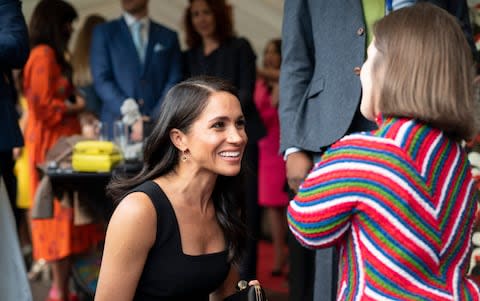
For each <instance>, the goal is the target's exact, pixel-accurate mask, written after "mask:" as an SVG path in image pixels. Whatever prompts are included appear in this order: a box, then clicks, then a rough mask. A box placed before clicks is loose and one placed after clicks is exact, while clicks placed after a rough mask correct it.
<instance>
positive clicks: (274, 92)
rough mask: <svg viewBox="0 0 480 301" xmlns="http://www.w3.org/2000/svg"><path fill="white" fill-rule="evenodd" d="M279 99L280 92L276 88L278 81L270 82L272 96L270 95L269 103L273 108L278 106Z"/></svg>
mask: <svg viewBox="0 0 480 301" xmlns="http://www.w3.org/2000/svg"><path fill="white" fill-rule="evenodd" d="M279 99H280V94H279V90H278V83H273V84H272V96H271V105H272V107H274V108H277V107H278V101H279Z"/></svg>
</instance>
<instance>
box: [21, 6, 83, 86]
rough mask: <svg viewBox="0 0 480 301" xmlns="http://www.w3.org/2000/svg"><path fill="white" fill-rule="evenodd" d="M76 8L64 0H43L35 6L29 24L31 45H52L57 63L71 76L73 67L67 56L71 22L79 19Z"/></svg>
mask: <svg viewBox="0 0 480 301" xmlns="http://www.w3.org/2000/svg"><path fill="white" fill-rule="evenodd" d="M77 17H78V14H77V11H76V10H75V8H74V7H73V6H72V5H71V4H69V3H67V2H65V1H63V0H41V1H40V2H39V3H38V4H37V6H36V7H35V9H34V11H33V14H32V17H31V19H30V24H29V36H30V47H31V48H33V47H35V46H37V45H40V44H46V45H48V46H50V47H51V48H52V49H53V50H54V52H55V57H56V59H57V63H58V64H59V65H60V66H61V69H62V71H63V73H64V74H65V75H67V76H68V77H69V78H71V74H72V67H71V65H70V64H69V63H68V61H67V60H66V58H65V54H66V53H67V50H68V41H69V40H70V31H69V30H67V27H68V25H69V24H71V23H72V22H73V21H74V20H75V19H77Z"/></svg>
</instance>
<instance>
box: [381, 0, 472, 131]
mask: <svg viewBox="0 0 480 301" xmlns="http://www.w3.org/2000/svg"><path fill="white" fill-rule="evenodd" d="M373 32H374V37H375V38H374V45H375V47H376V48H377V50H378V55H377V59H376V60H375V61H374V70H375V71H378V68H379V67H380V66H381V67H382V68H383V69H382V71H383V72H382V79H381V80H380V83H381V85H380V93H379V95H380V97H379V100H378V101H379V103H378V108H379V111H380V112H381V113H382V114H383V116H397V117H410V118H414V119H418V120H420V121H422V122H425V123H428V124H430V125H432V126H434V127H436V128H438V129H440V130H442V131H444V132H445V133H446V134H448V135H450V136H452V137H453V138H455V139H469V138H471V137H472V136H473V135H474V134H475V133H476V130H477V127H476V122H475V104H474V96H473V74H474V63H473V59H472V55H471V51H470V48H469V46H468V43H467V41H466V39H465V37H464V35H463V32H462V30H461V28H460V26H459V24H458V23H457V21H456V19H455V18H454V17H453V16H451V15H450V14H449V13H448V12H446V11H445V10H443V9H441V8H439V7H436V6H434V5H431V4H428V3H421V4H417V5H414V6H412V7H408V8H404V9H400V10H398V11H395V12H393V13H391V14H390V15H388V16H386V17H384V18H383V19H381V20H379V21H378V22H377V23H376V24H375V26H374V30H373ZM375 73H376V74H377V75H378V72H375Z"/></svg>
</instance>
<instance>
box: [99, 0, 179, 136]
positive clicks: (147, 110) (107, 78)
mask: <svg viewBox="0 0 480 301" xmlns="http://www.w3.org/2000/svg"><path fill="white" fill-rule="evenodd" d="M121 3H122V8H123V15H122V17H120V18H119V19H116V20H113V21H110V22H107V23H105V24H101V25H99V26H97V27H96V28H95V30H94V33H93V38H92V46H91V50H90V65H91V69H92V75H93V80H94V85H95V89H96V91H97V93H98V95H99V96H100V98H101V100H102V103H103V107H102V113H101V120H102V122H103V123H104V124H105V125H106V126H108V134H109V136H110V137H111V136H112V124H113V122H114V121H115V120H118V119H120V118H121V116H122V115H121V111H120V108H121V106H122V104H123V103H124V102H125V100H127V99H133V100H134V101H136V102H137V104H138V106H139V109H140V113H141V114H142V116H143V120H148V119H152V118H153V119H155V117H156V116H157V115H158V114H159V110H160V105H161V102H162V99H163V97H164V95H165V94H166V92H167V91H168V89H170V88H171V87H172V86H173V85H174V84H176V83H177V82H179V81H180V80H181V76H182V66H181V52H180V45H179V43H178V37H177V34H176V33H175V32H174V31H172V30H170V29H168V28H166V27H164V26H162V25H160V24H158V23H155V22H153V21H152V20H151V19H149V18H148V0H121Z"/></svg>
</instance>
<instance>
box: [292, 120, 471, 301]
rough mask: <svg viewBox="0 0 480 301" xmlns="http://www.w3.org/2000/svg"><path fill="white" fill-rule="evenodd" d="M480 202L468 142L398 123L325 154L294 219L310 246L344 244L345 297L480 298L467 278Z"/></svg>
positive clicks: (438, 300)
mask: <svg viewBox="0 0 480 301" xmlns="http://www.w3.org/2000/svg"><path fill="white" fill-rule="evenodd" d="M476 200H477V192H476V190H475V189H474V183H473V181H472V177H471V173H470V166H469V164H468V161H467V156H466V154H465V152H464V151H463V149H462V148H461V146H459V144H458V143H456V142H455V141H453V140H451V139H449V138H448V137H446V136H445V135H444V134H442V132H441V131H439V130H436V129H433V128H431V127H428V126H426V125H424V124H421V123H418V122H416V121H414V120H409V119H397V118H390V119H386V120H384V121H383V122H382V123H381V124H380V126H379V129H378V130H376V131H373V132H369V133H360V134H354V135H349V136H346V137H345V138H343V139H342V140H340V141H339V142H338V143H336V144H335V145H333V146H332V147H331V148H330V149H329V150H328V151H327V152H326V153H325V154H324V156H323V157H322V160H321V162H319V163H318V164H317V165H316V166H315V167H314V169H313V170H312V172H311V173H310V174H309V175H308V177H307V179H306V180H305V182H304V183H303V184H302V186H301V187H300V191H299V193H298V195H297V196H296V197H295V199H294V200H292V201H291V202H290V206H289V208H288V221H289V226H290V229H291V231H292V232H293V234H294V235H295V236H296V237H297V239H298V240H299V241H300V242H301V243H302V244H304V245H306V246H309V247H313V248H321V247H327V246H331V245H337V246H339V250H340V267H339V274H340V276H339V277H340V278H339V285H338V295H337V296H338V297H337V299H338V300H409V301H411V300H429V301H442V300H480V291H479V288H478V287H477V286H476V285H475V284H474V283H473V281H471V280H469V279H468V278H467V277H466V275H465V273H466V268H467V267H466V264H467V261H468V258H467V257H468V255H469V249H470V242H471V239H470V237H471V233H472V223H473V219H474V213H475V210H476V208H477V204H476ZM317 272H319V273H321V272H322V271H317Z"/></svg>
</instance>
